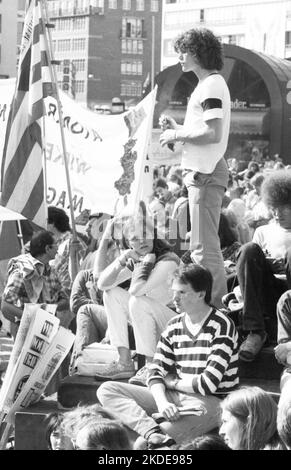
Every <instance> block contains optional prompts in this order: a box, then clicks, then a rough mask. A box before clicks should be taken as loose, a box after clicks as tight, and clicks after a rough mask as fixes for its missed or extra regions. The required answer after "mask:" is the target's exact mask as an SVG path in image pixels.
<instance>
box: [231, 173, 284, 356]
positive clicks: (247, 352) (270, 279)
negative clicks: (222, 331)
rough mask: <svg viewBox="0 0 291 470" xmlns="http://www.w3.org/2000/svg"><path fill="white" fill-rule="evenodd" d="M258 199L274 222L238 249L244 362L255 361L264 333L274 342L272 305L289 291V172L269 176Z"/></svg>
mask: <svg viewBox="0 0 291 470" xmlns="http://www.w3.org/2000/svg"><path fill="white" fill-rule="evenodd" d="M262 199H263V200H264V202H265V204H266V205H267V206H268V207H270V208H271V209H272V210H273V213H274V219H273V220H272V221H271V222H270V223H269V224H267V225H263V226H261V227H258V228H257V229H256V231H255V233H254V236H253V240H252V242H249V243H246V244H245V245H243V246H242V248H241V251H240V253H239V256H238V261H237V278H238V282H239V286H240V289H241V294H242V297H243V302H244V304H243V311H242V327H243V331H244V333H245V335H246V338H245V340H244V341H243V343H242V345H241V347H240V352H239V356H240V358H241V359H242V360H244V361H253V360H254V359H255V357H256V356H257V354H258V353H259V352H260V350H261V349H262V347H263V345H264V344H265V341H266V339H267V333H269V335H270V337H271V339H276V336H277V319H276V305H277V302H278V300H279V298H280V296H281V295H282V294H283V293H284V292H285V291H286V290H287V289H288V288H291V274H290V265H291V264H290V256H291V172H290V171H289V172H288V171H286V170H281V171H277V172H274V173H272V174H270V175H269V176H268V177H267V178H266V179H265V181H264V182H263V185H262ZM267 330H268V331H267Z"/></svg>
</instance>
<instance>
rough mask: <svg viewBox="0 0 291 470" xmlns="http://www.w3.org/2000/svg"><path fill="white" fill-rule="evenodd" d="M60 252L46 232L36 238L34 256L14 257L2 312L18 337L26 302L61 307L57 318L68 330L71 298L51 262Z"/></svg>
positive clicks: (34, 237) (3, 298)
mask: <svg viewBox="0 0 291 470" xmlns="http://www.w3.org/2000/svg"><path fill="white" fill-rule="evenodd" d="M56 253H57V244H56V240H55V238H54V235H53V234H52V233H51V232H48V231H46V230H42V231H40V232H37V233H36V234H35V235H33V237H32V239H31V242H30V253H27V254H25V255H20V256H17V257H15V258H12V259H11V260H10V261H9V263H8V279H7V283H6V286H5V288H4V292H3V295H2V304H1V311H2V313H3V315H4V316H5V318H7V319H8V320H9V321H10V322H11V323H12V325H11V327H12V331H11V333H12V336H14V337H15V335H16V333H17V330H18V324H19V323H20V319H21V316H22V312H23V308H24V303H40V304H57V313H56V315H57V317H58V318H59V319H60V322H61V325H62V326H64V327H68V326H69V324H70V322H71V320H72V314H71V313H70V310H69V299H68V297H67V295H66V293H65V292H64V290H63V288H62V284H61V282H60V280H59V278H58V276H57V274H56V272H55V270H54V269H53V268H52V267H50V265H49V262H50V261H51V260H53V259H54V258H55V256H56Z"/></svg>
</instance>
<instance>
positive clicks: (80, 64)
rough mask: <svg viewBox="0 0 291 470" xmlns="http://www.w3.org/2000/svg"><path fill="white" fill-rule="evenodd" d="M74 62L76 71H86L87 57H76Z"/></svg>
mask: <svg viewBox="0 0 291 470" xmlns="http://www.w3.org/2000/svg"><path fill="white" fill-rule="evenodd" d="M72 62H73V65H74V67H75V70H76V72H84V70H85V59H74V60H73V61H72Z"/></svg>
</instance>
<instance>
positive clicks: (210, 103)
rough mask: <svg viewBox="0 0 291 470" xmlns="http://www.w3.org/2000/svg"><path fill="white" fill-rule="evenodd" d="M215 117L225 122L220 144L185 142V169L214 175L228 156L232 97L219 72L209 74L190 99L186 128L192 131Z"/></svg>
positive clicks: (183, 163) (183, 166)
mask: <svg viewBox="0 0 291 470" xmlns="http://www.w3.org/2000/svg"><path fill="white" fill-rule="evenodd" d="M215 118H218V119H222V122H223V130H222V138H221V140H220V142H218V143H213V144H205V145H195V144H191V143H187V142H186V143H185V145H184V146H183V153H182V163H181V165H182V168H188V169H191V170H193V171H199V172H201V173H212V172H213V170H214V168H215V166H216V164H217V163H218V162H219V160H220V159H221V158H222V157H223V155H224V153H225V150H226V147H227V142H228V135H229V126H230V95H229V89H228V87H227V84H226V82H225V80H224V78H223V77H222V76H221V75H220V74H218V73H213V74H211V75H208V76H207V77H206V78H205V79H204V80H202V81H200V82H199V83H198V85H197V86H196V88H195V90H194V91H193V93H192V95H191V96H190V99H189V103H188V106H187V111H186V116H185V121H184V125H183V127H184V129H186V130H187V129H188V130H189V131H193V129H199V128H201V127H204V126H205V122H206V121H209V120H210V119H215Z"/></svg>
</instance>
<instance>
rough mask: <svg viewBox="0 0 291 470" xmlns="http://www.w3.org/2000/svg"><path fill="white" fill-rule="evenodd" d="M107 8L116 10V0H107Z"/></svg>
mask: <svg viewBox="0 0 291 470" xmlns="http://www.w3.org/2000/svg"><path fill="white" fill-rule="evenodd" d="M108 8H110V9H111V10H116V9H117V0H109V2H108Z"/></svg>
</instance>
